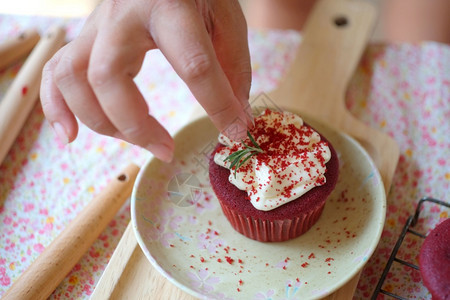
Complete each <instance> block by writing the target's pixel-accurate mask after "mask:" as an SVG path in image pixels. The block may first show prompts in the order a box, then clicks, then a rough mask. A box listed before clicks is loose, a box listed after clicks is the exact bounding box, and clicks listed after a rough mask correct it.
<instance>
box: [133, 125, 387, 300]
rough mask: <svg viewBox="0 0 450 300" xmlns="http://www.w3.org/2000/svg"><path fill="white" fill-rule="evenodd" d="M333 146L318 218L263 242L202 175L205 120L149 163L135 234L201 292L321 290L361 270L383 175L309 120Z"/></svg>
mask: <svg viewBox="0 0 450 300" xmlns="http://www.w3.org/2000/svg"><path fill="white" fill-rule="evenodd" d="M306 121H307V122H308V123H309V124H311V125H312V126H313V127H315V128H316V129H317V130H318V131H319V132H321V133H322V134H323V135H324V136H325V137H327V139H328V140H329V141H330V142H331V143H332V144H333V146H334V148H335V149H336V151H337V152H338V155H339V161H340V175H339V180H338V183H337V186H336V189H335V190H334V192H333V193H332V194H331V196H330V198H329V199H328V200H327V203H326V205H325V209H324V211H323V214H322V216H321V217H320V219H319V221H318V222H317V223H316V224H315V225H314V226H313V227H312V228H311V229H310V230H309V231H308V232H307V233H305V234H304V235H302V236H300V237H298V238H296V239H293V240H290V241H287V242H282V243H261V242H257V241H254V240H251V239H248V238H246V237H244V236H243V235H241V234H239V233H237V232H236V231H234V229H233V228H232V227H231V225H230V224H229V223H228V221H227V220H226V218H225V216H224V215H223V214H222V210H221V208H220V205H219V203H218V200H217V199H216V197H215V195H214V193H213V191H212V189H211V187H210V184H209V179H208V156H209V153H211V151H212V149H213V147H214V146H215V145H216V143H217V135H218V132H217V130H216V129H215V127H214V126H213V125H212V123H211V122H210V120H209V119H208V118H207V117H202V118H199V119H197V120H196V121H194V122H192V123H190V124H188V125H187V126H186V127H184V128H183V129H182V130H180V131H179V132H178V133H177V135H176V136H175V142H176V153H175V157H176V159H175V160H174V162H173V163H171V164H166V163H162V162H160V161H159V160H157V159H152V160H149V161H148V162H147V163H146V164H145V165H144V166H143V168H142V169H141V172H140V173H139V175H138V178H137V180H136V184H135V187H134V190H133V194H132V202H131V215H132V222H133V226H134V229H135V233H136V237H137V240H138V242H139V245H140V246H141V248H142V250H143V252H144V254H145V255H146V257H147V258H148V260H149V261H150V262H151V263H152V264H153V266H154V267H155V268H156V269H157V270H158V271H159V272H161V273H162V274H163V275H164V276H165V277H167V279H168V280H170V281H171V282H172V283H174V284H175V285H176V286H178V287H179V288H181V289H182V290H184V291H186V292H188V293H190V294H192V295H194V296H196V297H198V298H207V299H313V298H321V297H324V296H326V295H328V294H330V293H332V292H334V291H335V290H337V289H338V288H339V287H341V286H343V285H344V284H345V283H347V282H348V281H349V280H350V279H351V278H352V277H353V276H354V275H355V274H356V273H357V272H358V271H359V270H361V269H362V268H363V266H364V264H365V263H366V261H367V260H368V258H369V257H370V256H371V255H372V253H373V251H374V250H375V247H376V245H377V244H378V241H379V238H380V235H381V231H382V228H383V224H384V218H385V210H386V198H385V191H384V187H383V183H382V181H381V177H380V175H379V173H378V171H377V169H376V167H375V165H374V164H373V162H372V160H371V159H370V157H369V155H368V154H367V153H366V152H365V151H364V149H363V148H362V147H361V146H360V145H359V144H358V143H357V142H356V141H355V140H353V139H352V138H350V137H349V136H347V135H344V134H342V133H339V132H337V131H335V130H334V129H332V128H329V127H327V126H325V125H323V124H320V123H316V122H314V121H312V120H308V119H306Z"/></svg>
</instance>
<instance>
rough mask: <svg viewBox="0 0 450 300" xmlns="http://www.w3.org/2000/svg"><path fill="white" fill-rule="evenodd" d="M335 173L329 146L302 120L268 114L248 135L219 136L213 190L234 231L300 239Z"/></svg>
mask: <svg viewBox="0 0 450 300" xmlns="http://www.w3.org/2000/svg"><path fill="white" fill-rule="evenodd" d="M338 172H339V163H338V159H337V154H336V151H335V150H334V148H333V147H332V146H331V144H330V143H329V142H328V141H327V140H326V139H325V138H324V137H323V136H321V135H320V134H319V133H317V132H316V131H315V130H314V129H312V128H311V127H310V126H308V125H307V124H305V123H303V121H302V119H301V118H300V117H298V116H296V115H294V114H292V113H288V112H284V113H283V112H273V111H270V110H266V111H265V112H264V113H263V114H262V115H261V116H259V117H256V118H255V126H254V128H252V130H251V131H250V132H249V137H248V138H247V139H246V140H244V141H243V142H242V143H241V142H239V143H236V142H233V141H231V140H229V139H227V138H226V137H225V136H223V135H220V136H219V144H218V145H217V146H216V148H215V150H214V152H213V155H212V156H211V160H210V164H209V176H210V182H211V185H212V188H213V190H214V192H215V194H216V196H217V198H218V200H219V202H220V205H221V207H222V210H223V212H224V214H225V216H226V217H227V219H228V220H229V222H230V223H231V225H232V226H233V228H234V229H235V230H236V231H238V232H240V233H241V234H243V235H245V236H246V237H248V238H251V239H254V240H257V241H261V242H281V241H286V240H289V239H292V238H295V237H298V236H300V235H301V234H303V233H305V232H306V231H307V230H309V229H310V228H311V227H312V226H313V225H314V224H315V223H316V222H317V220H318V219H319V217H320V215H321V213H322V211H323V208H324V206H325V202H326V199H327V197H328V196H329V194H330V193H331V192H332V191H333V189H334V187H335V185H336V182H337V178H338Z"/></svg>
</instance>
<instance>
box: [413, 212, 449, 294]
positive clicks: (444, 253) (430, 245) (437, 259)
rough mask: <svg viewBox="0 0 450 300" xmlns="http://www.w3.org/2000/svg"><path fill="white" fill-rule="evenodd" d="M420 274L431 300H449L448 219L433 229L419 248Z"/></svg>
mask: <svg viewBox="0 0 450 300" xmlns="http://www.w3.org/2000/svg"><path fill="white" fill-rule="evenodd" d="M419 267H420V274H421V276H422V280H423V284H424V285H425V286H426V287H427V289H428V290H429V291H430V293H431V295H432V296H433V300H444V299H445V300H449V299H450V219H447V220H445V221H444V222H442V223H441V224H439V225H438V226H436V228H435V229H433V230H432V231H431V232H430V233H429V234H428V236H427V237H426V238H425V241H424V243H423V245H422V247H421V248H420V255H419Z"/></svg>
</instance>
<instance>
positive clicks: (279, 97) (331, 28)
mask: <svg viewBox="0 0 450 300" xmlns="http://www.w3.org/2000/svg"><path fill="white" fill-rule="evenodd" d="M375 15H376V14H375V10H374V8H373V7H372V6H371V5H370V4H369V3H366V2H363V1H342V0H323V1H318V2H317V4H316V6H315V7H314V9H313V10H312V12H311V14H310V16H309V18H308V20H307V23H306V25H305V29H304V31H303V34H302V42H301V44H300V47H299V49H298V51H297V55H296V57H295V59H294V61H293V62H292V65H291V68H290V69H289V71H288V73H287V74H286V76H285V77H284V78H283V79H282V80H281V83H280V85H279V87H278V88H277V90H276V91H274V92H273V93H270V95H271V96H273V97H274V99H275V100H276V102H277V103H279V104H281V105H282V106H286V107H293V106H294V107H296V108H299V107H300V108H301V110H302V111H305V112H306V113H308V114H310V115H312V116H314V117H316V118H320V119H322V120H323V119H326V121H327V123H329V124H330V123H338V122H339V118H341V117H342V116H341V113H342V111H344V110H345V107H344V103H343V101H342V100H343V99H344V93H345V90H346V88H347V84H348V82H349V79H350V77H351V76H352V74H353V72H354V70H355V68H356V66H357V64H358V62H359V59H360V57H361V55H362V52H363V50H364V49H365V47H366V44H367V41H368V39H369V37H370V33H371V31H372V27H373V24H374V20H375ZM338 24H339V25H338ZM336 109H338V111H337V112H336ZM329 117H331V118H332V119H329Z"/></svg>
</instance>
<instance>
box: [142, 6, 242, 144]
mask: <svg viewBox="0 0 450 300" xmlns="http://www.w3.org/2000/svg"><path fill="white" fill-rule="evenodd" d="M167 20H170V22H168V21H167ZM149 25H150V33H151V35H152V37H153V39H154V41H155V43H156V45H157V46H158V48H159V49H161V51H162V52H163V54H164V55H165V57H166V58H167V60H168V61H169V62H170V63H171V65H172V66H173V68H174V70H175V71H176V72H177V74H178V75H179V76H180V77H181V79H183V81H184V82H185V83H186V84H187V85H188V87H189V89H190V90H191V92H192V94H193V95H194V96H195V98H196V99H197V101H198V102H199V103H200V104H201V105H202V106H203V108H204V109H205V111H206V112H207V113H208V115H209V117H210V118H211V120H212V122H213V123H214V125H215V126H216V127H217V128H218V129H219V130H220V131H221V132H223V133H224V134H226V135H227V136H228V137H230V138H232V139H241V138H243V137H245V136H246V131H247V125H248V120H247V115H246V112H245V111H244V107H243V105H242V104H241V102H240V101H239V100H238V99H237V98H236V96H235V94H234V92H233V89H232V86H231V84H230V82H229V80H228V78H227V76H226V75H225V73H224V71H223V69H222V67H221V65H220V63H219V61H218V59H217V57H216V54H215V51H214V47H213V44H212V42H211V38H210V37H209V35H208V32H207V30H206V27H205V24H204V20H203V18H202V16H201V15H200V14H199V13H198V11H197V9H196V7H195V4H194V2H193V1H160V2H159V4H158V5H157V6H155V8H154V9H153V10H152V15H151V18H150V24H149ZM180 29H182V30H180Z"/></svg>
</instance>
